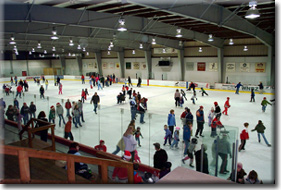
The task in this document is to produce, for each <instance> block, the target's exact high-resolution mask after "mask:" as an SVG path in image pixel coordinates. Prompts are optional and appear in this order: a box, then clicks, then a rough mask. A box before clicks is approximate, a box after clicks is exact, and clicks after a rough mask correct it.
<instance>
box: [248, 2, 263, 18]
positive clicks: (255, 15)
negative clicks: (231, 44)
mask: <svg viewBox="0 0 281 190" xmlns="http://www.w3.org/2000/svg"><path fill="white" fill-rule="evenodd" d="M256 6H257V1H250V2H249V7H250V9H249V10H248V11H247V12H246V15H245V18H247V19H255V18H258V17H260V13H259V11H258V9H256Z"/></svg>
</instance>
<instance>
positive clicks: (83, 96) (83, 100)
mask: <svg viewBox="0 0 281 190" xmlns="http://www.w3.org/2000/svg"><path fill="white" fill-rule="evenodd" d="M85 99H86V93H85V91H84V89H82V93H81V101H82V102H83V103H84V102H85Z"/></svg>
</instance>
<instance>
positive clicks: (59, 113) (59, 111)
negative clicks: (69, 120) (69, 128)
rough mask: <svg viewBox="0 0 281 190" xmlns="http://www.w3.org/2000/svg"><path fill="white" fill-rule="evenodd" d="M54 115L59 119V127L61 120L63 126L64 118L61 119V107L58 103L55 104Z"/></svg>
mask: <svg viewBox="0 0 281 190" xmlns="http://www.w3.org/2000/svg"><path fill="white" fill-rule="evenodd" d="M56 110H57V111H56V113H57V116H58V118H59V127H61V120H62V121H63V124H64V125H65V121H64V118H63V111H64V110H63V107H62V106H61V104H60V103H59V102H58V103H57V104H56Z"/></svg>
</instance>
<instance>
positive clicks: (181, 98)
mask: <svg viewBox="0 0 281 190" xmlns="http://www.w3.org/2000/svg"><path fill="white" fill-rule="evenodd" d="M183 104H184V100H183V97H182V96H181V97H180V107H181V108H182V107H183Z"/></svg>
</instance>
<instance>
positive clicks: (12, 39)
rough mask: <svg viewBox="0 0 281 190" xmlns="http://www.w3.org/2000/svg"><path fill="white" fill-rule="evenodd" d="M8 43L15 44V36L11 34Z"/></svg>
mask: <svg viewBox="0 0 281 190" xmlns="http://www.w3.org/2000/svg"><path fill="white" fill-rule="evenodd" d="M10 44H11V45H14V44H16V42H15V37H14V36H11V41H10Z"/></svg>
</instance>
